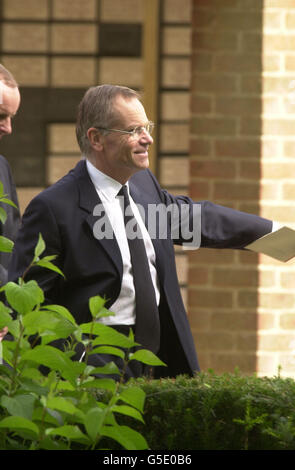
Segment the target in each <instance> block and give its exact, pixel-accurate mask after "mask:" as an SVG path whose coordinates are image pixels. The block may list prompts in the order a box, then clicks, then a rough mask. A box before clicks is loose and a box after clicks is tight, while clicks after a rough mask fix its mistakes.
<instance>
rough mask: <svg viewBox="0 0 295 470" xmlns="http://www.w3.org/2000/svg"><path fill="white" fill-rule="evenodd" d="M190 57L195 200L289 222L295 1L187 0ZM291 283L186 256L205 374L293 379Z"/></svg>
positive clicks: (236, 259) (230, 260)
mask: <svg viewBox="0 0 295 470" xmlns="http://www.w3.org/2000/svg"><path fill="white" fill-rule="evenodd" d="M192 49H193V51H192V54H193V60H192V95H191V109H192V118H191V139H190V195H191V196H192V197H193V198H194V199H210V200H211V201H214V202H216V203H219V204H223V205H227V206H231V207H235V208H237V209H240V210H244V211H248V212H252V213H256V214H261V215H262V216H265V217H269V218H272V219H275V220H277V221H279V222H281V223H283V224H287V225H291V226H292V224H293V225H294V222H295V204H294V200H295V180H294V178H295V81H294V80H295V56H294V50H295V13H294V2H293V1H292V0H264V1H262V0H247V1H244V0H224V1H219V0H210V1H208V0H193V19H192ZM293 93H294V96H293ZM294 285H295V263H293V261H291V262H288V263H287V264H282V263H278V262H275V261H273V260H272V259H270V258H267V257H265V256H256V255H255V254H251V253H246V252H235V251H229V250H225V251H218V250H208V249H201V250H198V251H196V252H193V253H190V254H189V289H188V305H189V317H190V322H191V325H192V328H193V332H194V337H195V341H196V347H197V350H198V353H199V359H200V362H201V366H202V368H203V369H207V368H212V369H213V370H215V371H216V372H223V371H233V370H234V369H235V367H238V368H239V369H240V370H241V371H243V372H245V373H252V372H255V371H257V372H258V373H259V374H260V375H263V374H268V375H273V374H276V373H277V370H278V367H279V366H281V367H282V374H284V375H294V374H295V301H294V300H295V296H294V292H293V290H294Z"/></svg>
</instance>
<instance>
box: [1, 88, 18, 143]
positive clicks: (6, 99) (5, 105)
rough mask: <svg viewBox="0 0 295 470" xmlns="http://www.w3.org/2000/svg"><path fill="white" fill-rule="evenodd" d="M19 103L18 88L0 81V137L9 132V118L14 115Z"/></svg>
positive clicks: (10, 129)
mask: <svg viewBox="0 0 295 470" xmlns="http://www.w3.org/2000/svg"><path fill="white" fill-rule="evenodd" d="M19 105H20V94H19V90H18V88H10V87H8V86H7V85H5V83H3V82H1V81H0V139H2V137H3V136H4V135H8V134H11V132H12V125H11V120H12V118H13V117H14V116H15V114H16V112H17V110H18V108H19Z"/></svg>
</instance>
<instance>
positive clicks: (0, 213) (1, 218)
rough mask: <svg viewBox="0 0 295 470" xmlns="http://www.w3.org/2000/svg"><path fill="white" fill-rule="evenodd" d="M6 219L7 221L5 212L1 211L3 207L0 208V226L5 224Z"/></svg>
mask: <svg viewBox="0 0 295 470" xmlns="http://www.w3.org/2000/svg"><path fill="white" fill-rule="evenodd" d="M6 219H7V214H6V210H5V209H3V207H0V222H1V223H2V224H5V222H6Z"/></svg>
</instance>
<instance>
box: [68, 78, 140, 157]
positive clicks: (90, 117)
mask: <svg viewBox="0 0 295 470" xmlns="http://www.w3.org/2000/svg"><path fill="white" fill-rule="evenodd" d="M117 96H122V97H124V98H126V99H130V98H137V99H140V97H139V94H138V93H137V92H136V91H134V90H132V89H131V88H128V87H124V86H118V85H99V86H95V87H91V88H89V89H88V90H87V91H86V93H85V95H84V97H83V98H82V101H81V102H80V104H79V107H78V113H77V122H76V136H77V141H78V144H79V146H80V149H81V151H82V154H83V155H84V156H88V155H89V153H90V151H91V145H90V142H89V139H88V136H87V131H88V129H90V127H97V128H100V127H105V128H109V127H112V126H113V125H114V121H115V119H116V117H117V116H118V115H117V113H116V110H115V109H114V107H113V103H114V100H115V98H116V97H117Z"/></svg>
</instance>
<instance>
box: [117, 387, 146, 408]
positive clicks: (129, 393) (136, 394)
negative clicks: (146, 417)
mask: <svg viewBox="0 0 295 470" xmlns="http://www.w3.org/2000/svg"><path fill="white" fill-rule="evenodd" d="M119 399H120V400H122V401H124V402H125V403H128V404H129V405H132V406H133V407H134V408H137V409H138V410H139V411H141V412H142V413H143V409H144V402H145V392H144V391H143V390H142V389H141V388H139V387H129V388H126V389H124V390H122V392H121V393H120V396H119Z"/></svg>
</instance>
